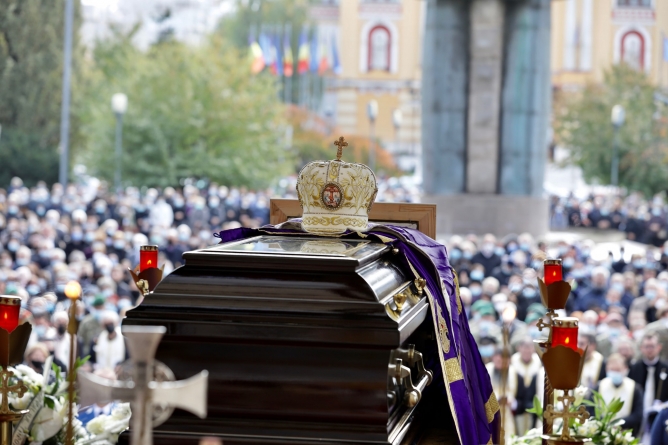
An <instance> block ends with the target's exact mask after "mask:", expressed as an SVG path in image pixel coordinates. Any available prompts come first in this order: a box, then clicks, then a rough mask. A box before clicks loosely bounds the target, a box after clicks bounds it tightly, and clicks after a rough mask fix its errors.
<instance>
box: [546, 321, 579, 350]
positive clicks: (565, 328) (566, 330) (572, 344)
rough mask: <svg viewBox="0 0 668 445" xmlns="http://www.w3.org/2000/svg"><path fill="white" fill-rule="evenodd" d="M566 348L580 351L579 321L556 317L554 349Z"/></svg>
mask: <svg viewBox="0 0 668 445" xmlns="http://www.w3.org/2000/svg"><path fill="white" fill-rule="evenodd" d="M559 345H561V346H566V347H567V348H571V349H572V350H574V351H577V350H578V319H577V318H575V317H555V318H554V325H553V327H552V347H555V346H559Z"/></svg>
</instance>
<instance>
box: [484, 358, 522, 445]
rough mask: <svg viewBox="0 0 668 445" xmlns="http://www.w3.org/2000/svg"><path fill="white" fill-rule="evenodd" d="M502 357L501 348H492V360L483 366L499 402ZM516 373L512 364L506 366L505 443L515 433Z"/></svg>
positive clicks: (501, 386)
mask: <svg viewBox="0 0 668 445" xmlns="http://www.w3.org/2000/svg"><path fill="white" fill-rule="evenodd" d="M502 365H503V359H502V356H501V348H496V349H495V350H494V355H493V356H492V361H491V362H489V363H487V364H486V365H485V367H486V368H487V372H488V373H489V376H490V378H491V380H492V388H493V389H494V394H495V395H496V398H497V400H499V402H500V403H501V399H502V398H503V396H504V394H503V383H502V379H501V372H502ZM516 385H517V374H516V372H515V369H514V368H513V365H512V364H510V365H509V367H508V377H507V380H506V388H505V389H506V390H505V397H506V409H505V412H504V420H503V429H504V432H505V437H506V443H508V442H509V441H510V436H511V435H513V434H515V420H514V418H513V410H515V408H516V407H517V401H516V400H515V393H516V392H517V387H516Z"/></svg>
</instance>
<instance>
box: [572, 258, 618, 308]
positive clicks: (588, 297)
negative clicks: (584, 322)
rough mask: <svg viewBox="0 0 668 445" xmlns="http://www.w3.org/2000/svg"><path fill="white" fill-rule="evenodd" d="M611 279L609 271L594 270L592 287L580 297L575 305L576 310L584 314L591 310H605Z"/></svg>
mask: <svg viewBox="0 0 668 445" xmlns="http://www.w3.org/2000/svg"><path fill="white" fill-rule="evenodd" d="M609 277H610V272H608V269H606V268H604V267H596V268H594V270H592V273H591V285H590V287H589V288H588V289H587V290H584V291H583V292H582V293H581V294H580V295H579V296H578V298H577V301H576V303H575V306H576V309H577V310H579V311H582V312H585V311H588V310H590V309H603V308H604V307H605V296H606V293H607V290H608V278H609Z"/></svg>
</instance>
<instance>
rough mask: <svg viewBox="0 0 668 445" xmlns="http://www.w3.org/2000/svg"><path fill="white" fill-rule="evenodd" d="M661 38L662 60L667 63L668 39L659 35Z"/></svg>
mask: <svg viewBox="0 0 668 445" xmlns="http://www.w3.org/2000/svg"><path fill="white" fill-rule="evenodd" d="M661 36H662V37H663V60H664V61H666V62H668V37H666V36H664V35H663V33H662V34H661Z"/></svg>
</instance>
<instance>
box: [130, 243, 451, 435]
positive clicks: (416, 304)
mask: <svg viewBox="0 0 668 445" xmlns="http://www.w3.org/2000/svg"><path fill="white" fill-rule="evenodd" d="M184 259H185V265H184V266H183V267H181V268H179V269H177V270H175V271H174V272H172V273H171V274H170V275H168V276H167V277H165V278H164V280H163V281H162V282H161V283H160V284H159V285H158V286H157V288H156V289H155V291H154V292H153V294H151V295H149V296H148V297H147V298H146V300H145V301H144V302H143V303H142V305H141V306H139V307H137V308H136V309H133V310H132V311H130V312H129V313H128V316H127V318H126V319H125V320H124V323H125V324H132V325H137V324H141V325H161V326H166V328H167V333H166V335H165V336H164V338H163V340H162V342H161V344H160V347H159V349H158V352H157V356H156V358H157V359H158V360H160V361H162V362H163V363H165V364H166V365H167V366H168V367H170V368H171V369H172V371H173V372H174V374H175V376H176V378H177V379H179V380H180V379H185V378H188V377H191V376H193V375H194V374H196V373H198V372H199V371H201V370H203V369H206V370H208V371H209V391H208V417H207V418H206V419H203V420H202V419H198V418H197V417H195V416H194V415H191V414H190V413H187V412H185V411H181V410H176V411H175V412H174V414H173V415H172V417H171V418H170V419H169V420H168V421H167V422H165V423H164V424H163V425H161V426H159V427H157V428H156V431H155V443H156V444H171V443H174V444H176V443H178V444H187V443H197V441H198V438H199V437H201V436H218V437H221V438H222V439H223V443H224V444H225V445H235V444H246V445H248V444H311V443H318V444H351V443H359V444H408V443H410V444H416V443H419V437H421V435H422V434H423V433H424V432H425V431H428V430H433V429H434V427H438V428H441V430H442V431H444V432H445V433H444V434H445V436H447V437H450V436H452V437H455V436H454V434H450V433H449V432H450V431H454V428H453V429H450V426H449V425H448V424H447V420H444V419H446V418H449V416H450V415H449V410H448V408H447V407H446V406H443V404H442V403H440V404H439V403H437V402H435V400H436V393H438V392H440V391H442V389H443V387H442V384H440V385H439V381H440V380H441V379H440V373H438V376H439V377H438V378H436V379H434V382H433V383H432V384H430V385H428V386H426V387H425V383H427V382H428V381H429V376H428V374H429V373H428V372H427V370H425V369H424V366H423V365H426V366H427V368H428V367H430V366H433V365H430V364H431V363H438V361H437V360H432V357H433V356H434V353H433V351H435V348H436V346H435V345H436V343H435V340H434V335H433V332H434V331H433V322H432V319H431V315H430V309H429V303H428V300H427V299H426V297H425V296H424V295H422V294H421V292H420V290H419V284H417V285H416V283H415V281H414V280H413V277H411V278H409V276H410V275H409V274H408V273H406V271H404V270H402V268H401V267H400V266H399V265H398V263H399V262H398V261H397V260H398V256H397V255H396V253H393V251H392V249H391V248H390V247H388V246H385V245H383V244H380V243H375V242H371V241H367V240H361V241H360V240H340V239H337V238H320V237H309V236H288V235H285V236H271V235H266V236H260V237H256V238H252V239H248V240H244V241H238V242H233V243H228V244H223V245H217V246H214V247H210V248H206V249H202V250H198V251H193V252H187V253H185V254H184ZM410 345H415V346H414V349H411V347H410ZM420 352H421V353H422V356H423V357H422V360H420V358H421V357H420V356H421V354H420ZM397 359H400V360H401V362H400V363H397ZM441 400H442V399H441ZM432 419H434V420H432ZM452 440H453V441H452V443H456V442H457V441H456V438H453V439H452ZM429 443H432V442H429ZM433 443H436V442H433ZM438 443H448V442H447V441H445V442H438Z"/></svg>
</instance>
